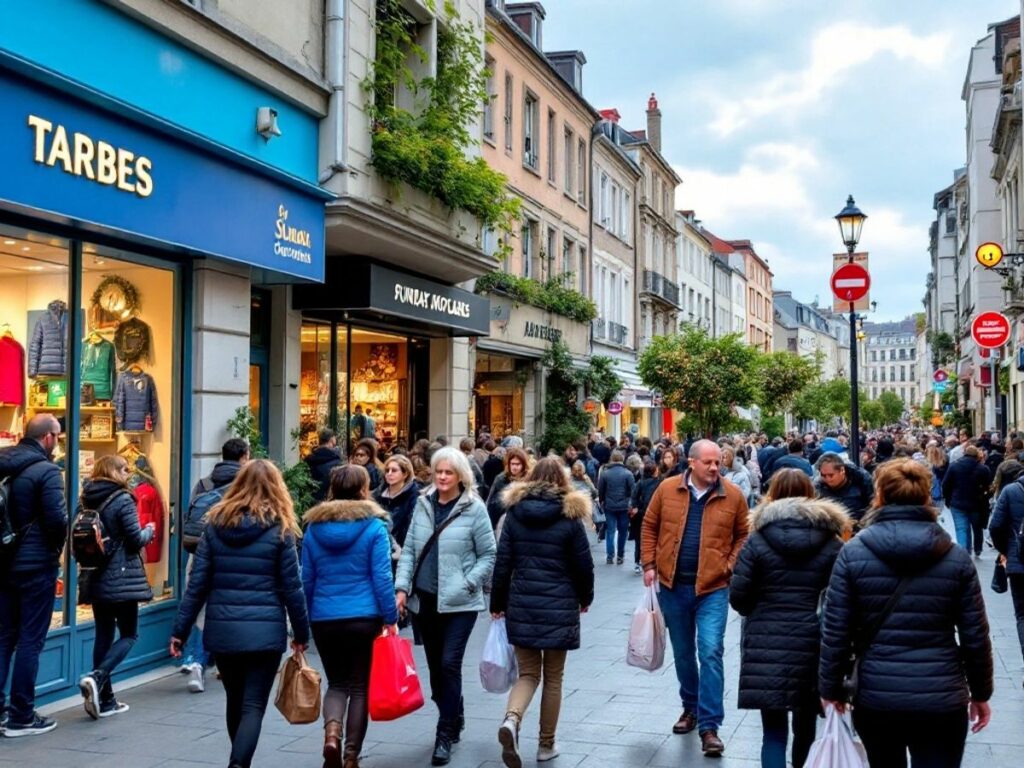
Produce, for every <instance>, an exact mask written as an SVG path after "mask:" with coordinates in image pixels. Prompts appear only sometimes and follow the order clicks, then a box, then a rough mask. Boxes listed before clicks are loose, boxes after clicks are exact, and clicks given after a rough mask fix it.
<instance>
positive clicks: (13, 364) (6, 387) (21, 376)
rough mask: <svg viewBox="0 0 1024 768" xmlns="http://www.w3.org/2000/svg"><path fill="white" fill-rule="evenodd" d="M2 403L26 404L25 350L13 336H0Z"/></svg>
mask: <svg viewBox="0 0 1024 768" xmlns="http://www.w3.org/2000/svg"><path fill="white" fill-rule="evenodd" d="M0 403H3V404H4V405H24V404H25V348H24V347H22V346H21V344H19V343H18V341H17V339H15V338H14V337H13V336H0Z"/></svg>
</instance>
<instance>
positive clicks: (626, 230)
mask: <svg viewBox="0 0 1024 768" xmlns="http://www.w3.org/2000/svg"><path fill="white" fill-rule="evenodd" d="M632 230H633V205H632V202H631V200H630V194H629V192H627V191H626V190H622V213H621V214H620V215H619V234H620V235H621V236H622V239H623V240H628V239H629V238H630V236H631V232H632Z"/></svg>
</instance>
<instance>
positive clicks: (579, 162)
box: [576, 139, 587, 205]
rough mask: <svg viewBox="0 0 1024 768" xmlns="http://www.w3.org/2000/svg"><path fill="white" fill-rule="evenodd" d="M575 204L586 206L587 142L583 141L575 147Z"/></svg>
mask: <svg viewBox="0 0 1024 768" xmlns="http://www.w3.org/2000/svg"><path fill="white" fill-rule="evenodd" d="M576 202H577V203H579V204H580V205H586V204H587V142H585V141H584V140H583V139H580V140H579V143H578V144H577V145H576Z"/></svg>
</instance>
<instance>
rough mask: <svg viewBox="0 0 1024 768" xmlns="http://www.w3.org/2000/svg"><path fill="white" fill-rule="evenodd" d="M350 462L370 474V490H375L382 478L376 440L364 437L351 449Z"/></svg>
mask: <svg viewBox="0 0 1024 768" xmlns="http://www.w3.org/2000/svg"><path fill="white" fill-rule="evenodd" d="M352 463H353V464H356V465H358V466H360V467H362V468H363V469H365V470H366V472H367V474H368V475H369V476H370V490H371V491H375V490H377V488H379V487H380V484H381V482H382V480H383V478H382V477H381V472H380V466H379V464H380V459H378V458H377V441H376V440H373V439H372V438H369V437H364V438H363V439H362V440H360V441H359V442H358V443H356V444H355V447H354V448H353V449H352Z"/></svg>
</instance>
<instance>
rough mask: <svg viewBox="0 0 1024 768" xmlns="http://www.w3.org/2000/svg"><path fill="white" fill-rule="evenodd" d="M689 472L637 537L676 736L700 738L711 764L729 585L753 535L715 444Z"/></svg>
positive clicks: (664, 494) (699, 448)
mask: <svg viewBox="0 0 1024 768" xmlns="http://www.w3.org/2000/svg"><path fill="white" fill-rule="evenodd" d="M688 461H689V469H687V471H685V472H683V473H682V474H681V475H676V476H673V477H668V478H667V479H665V480H664V481H663V482H662V483H661V484H660V485H659V486H658V488H657V490H656V491H655V492H654V496H653V497H652V498H651V503H650V504H649V505H648V507H647V514H646V515H645V516H644V522H643V528H642V529H641V534H640V562H641V564H642V566H643V569H644V583H645V584H646V585H648V586H650V585H651V584H653V583H654V580H655V579H657V580H658V582H659V584H660V586H661V589H660V591H659V593H658V602H659V603H660V605H661V610H662V613H663V614H664V615H665V625H666V626H667V627H668V632H669V638H670V640H671V641H672V655H673V657H674V660H675V665H676V677H677V678H678V680H679V698H680V699H681V700H682V705H683V713H682V715H680V717H679V720H678V721H677V722H676V724H675V725H673V726H672V732H673V733H690V732H691V731H693V730H694V729H695V728H696V729H697V732H698V733H699V734H700V741H701V749H702V751H703V752H704V754H705V755H706V756H707V757H718V756H720V755H721V754H722V753H723V752H724V751H725V744H724V743H723V742H722V740H721V739H720V738H719V737H718V730H719V728H721V726H722V720H723V718H724V717H725V707H724V705H723V703H722V698H723V696H724V692H725V672H724V668H723V663H722V657H723V655H724V651H725V623H726V620H727V618H728V615H729V589H728V587H729V579H730V578H731V577H732V568H733V565H734V564H735V562H736V558H737V556H738V555H739V552H740V549H741V548H742V547H743V543H744V542H745V541H746V540H747V535H748V533H749V522H748V519H747V513H748V510H747V501H746V499H745V498H744V497H743V492H742V491H740V489H739V488H737V487H736V486H735V485H734V484H733V483H731V482H730V481H729V480H727V479H725V478H724V477H721V475H720V470H721V463H722V452H721V450H720V449H719V447H718V446H717V445H716V444H715V443H713V442H712V441H710V440H698V441H697V442H695V443H694V444H693V446H692V447H691V448H690V452H689V456H688Z"/></svg>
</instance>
